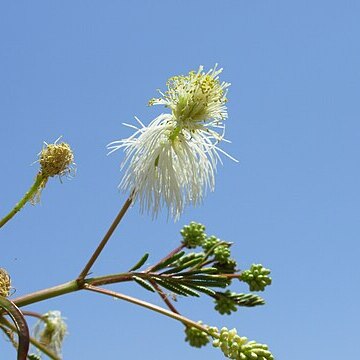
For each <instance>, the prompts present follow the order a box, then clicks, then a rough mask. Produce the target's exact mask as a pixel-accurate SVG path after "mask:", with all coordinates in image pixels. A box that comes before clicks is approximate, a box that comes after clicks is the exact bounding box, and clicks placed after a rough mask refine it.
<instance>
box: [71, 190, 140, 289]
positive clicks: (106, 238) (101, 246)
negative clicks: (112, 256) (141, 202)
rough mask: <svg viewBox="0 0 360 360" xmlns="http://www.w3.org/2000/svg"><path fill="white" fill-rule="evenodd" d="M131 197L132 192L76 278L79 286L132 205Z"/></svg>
mask: <svg viewBox="0 0 360 360" xmlns="http://www.w3.org/2000/svg"><path fill="white" fill-rule="evenodd" d="M133 195H134V192H132V193H131V194H130V196H129V197H128V199H127V200H126V201H125V203H124V205H123V207H122V208H121V210H120V212H119V214H118V215H117V217H116V218H115V220H114V221H113V223H112V224H111V226H110V228H109V230H108V231H107V232H106V234H105V236H104V238H103V239H102V240H101V242H100V244H99V245H98V247H97V248H96V250H95V251H94V253H93V254H92V256H91V258H90V260H89V261H88V262H87V264H86V265H85V267H84V269H83V270H82V271H81V273H80V275H79V276H78V278H77V281H78V282H79V284H81V283H83V282H84V279H85V276H86V275H87V274H88V273H89V271H90V269H91V267H92V266H93V265H94V263H95V261H96V259H97V258H98V257H99V255H100V254H101V252H102V250H103V249H104V247H105V245H106V244H107V242H108V241H109V239H110V237H111V235H112V234H113V232H114V231H115V229H116V227H117V226H118V225H119V223H120V221H121V219H122V218H123V217H124V215H125V213H126V211H127V210H128V209H129V207H130V205H131V203H132V200H133Z"/></svg>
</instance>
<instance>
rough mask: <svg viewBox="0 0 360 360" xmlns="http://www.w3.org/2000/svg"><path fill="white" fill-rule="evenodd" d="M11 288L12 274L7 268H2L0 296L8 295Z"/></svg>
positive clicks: (0, 271)
mask: <svg viewBox="0 0 360 360" xmlns="http://www.w3.org/2000/svg"><path fill="white" fill-rule="evenodd" d="M10 289H11V279H10V275H9V274H8V273H7V271H6V270H5V269H1V268H0V296H3V297H8V296H9V294H10Z"/></svg>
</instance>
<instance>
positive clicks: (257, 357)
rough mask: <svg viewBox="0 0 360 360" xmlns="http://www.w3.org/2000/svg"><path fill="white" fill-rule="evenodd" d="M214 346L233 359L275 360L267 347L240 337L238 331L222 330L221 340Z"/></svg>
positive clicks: (217, 340) (215, 342)
mask: <svg viewBox="0 0 360 360" xmlns="http://www.w3.org/2000/svg"><path fill="white" fill-rule="evenodd" d="M213 345H214V346H215V347H218V348H220V350H221V351H222V352H223V354H224V355H225V356H226V357H229V358H231V359H236V360H247V359H250V360H252V359H254V360H274V356H273V355H272V354H271V352H270V351H269V350H268V347H267V345H265V344H259V343H257V342H256V341H248V339H247V338H246V337H241V336H239V335H238V334H237V331H236V329H232V330H230V331H229V330H228V329H227V328H222V329H221V330H220V334H219V338H218V339H216V340H214V342H213Z"/></svg>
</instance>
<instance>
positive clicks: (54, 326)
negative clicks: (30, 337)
mask: <svg viewBox="0 0 360 360" xmlns="http://www.w3.org/2000/svg"><path fill="white" fill-rule="evenodd" d="M66 334H67V325H66V323H65V321H64V318H63V317H61V312H60V311H57V310H55V311H49V312H47V313H45V314H44V315H43V316H42V320H40V321H39V322H38V323H37V324H36V325H35V329H34V336H35V338H36V339H37V340H38V341H39V342H41V343H42V344H43V345H45V346H46V347H47V348H48V349H50V350H51V351H53V352H54V353H55V354H57V355H59V356H60V355H61V346H62V343H63V341H64V337H65V335H66Z"/></svg>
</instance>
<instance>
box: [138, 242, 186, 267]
mask: <svg viewBox="0 0 360 360" xmlns="http://www.w3.org/2000/svg"><path fill="white" fill-rule="evenodd" d="M185 246H186V245H185V244H181V245H180V246H178V247H177V248H175V249H174V250H173V251H171V252H170V253H169V254H167V255H166V256H165V257H164V258H162V259H161V260H159V261H158V262H157V263H156V264H155V265H151V266H149V267H148V268H147V269H146V270H145V271H144V272H145V273H148V272H150V271H151V270H152V269H154V268H155V267H156V266H158V265H159V264H161V263H163V262H164V261H166V260H167V259H170V258H171V257H172V256H174V255H175V254H177V253H178V252H180V251H181V250H182V249H183V248H184V247H185Z"/></svg>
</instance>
